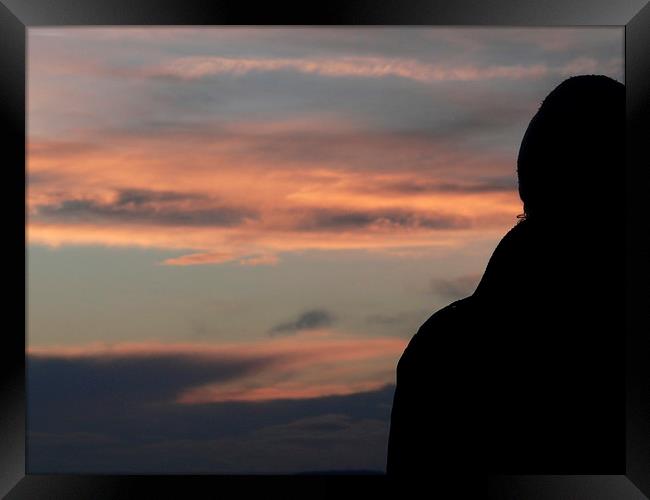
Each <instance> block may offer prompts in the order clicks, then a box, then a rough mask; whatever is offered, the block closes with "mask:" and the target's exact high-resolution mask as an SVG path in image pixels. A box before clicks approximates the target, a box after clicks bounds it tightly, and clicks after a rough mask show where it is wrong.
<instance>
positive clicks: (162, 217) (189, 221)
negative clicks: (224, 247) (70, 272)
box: [36, 190, 256, 226]
mask: <svg viewBox="0 0 650 500" xmlns="http://www.w3.org/2000/svg"><path fill="white" fill-rule="evenodd" d="M200 198H201V197H199V196H197V195H192V194H185V193H174V192H169V191H163V192H157V191H147V190H123V191H119V192H118V193H117V199H116V200H115V201H114V202H112V203H105V202H99V201H97V200H93V199H84V198H78V199H68V200H64V201H62V202H60V203H57V204H49V205H38V206H36V218H39V219H45V220H49V221H65V222H72V223H75V222H77V223H81V222H110V223H125V224H129V223H136V224H137V223H145V224H155V225H163V226H181V225H182V226H233V225H237V224H239V223H242V222H243V221H244V220H246V219H248V218H254V217H255V216H256V214H255V212H253V211H251V210H248V209H244V208H240V207H231V206H225V205H224V206H217V207H210V208H205V209H187V208H184V207H182V206H179V205H178V204H175V203H174V202H178V201H195V200H197V199H200Z"/></svg>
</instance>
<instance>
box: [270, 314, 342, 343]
mask: <svg viewBox="0 0 650 500" xmlns="http://www.w3.org/2000/svg"><path fill="white" fill-rule="evenodd" d="M335 320H336V317H335V316H334V315H333V314H332V313H331V312H329V311H326V310H324V309H311V310H309V311H305V312H303V313H301V314H300V315H298V317H297V318H295V319H293V320H290V321H285V322H283V323H280V324H278V325H275V326H274V327H273V328H271V329H270V330H269V333H270V334H271V335H272V336H273V335H287V334H292V333H297V332H301V331H304V330H314V329H316V328H322V327H327V326H330V325H332V323H334V321H335Z"/></svg>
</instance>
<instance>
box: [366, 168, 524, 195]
mask: <svg viewBox="0 0 650 500" xmlns="http://www.w3.org/2000/svg"><path fill="white" fill-rule="evenodd" d="M377 189H379V190H387V191H393V192H399V193H414V194H415V193H501V192H512V191H516V190H517V178H516V176H515V174H514V172H513V175H511V176H507V177H493V178H486V179H482V180H479V181H477V182H468V183H460V182H430V181H426V180H424V181H418V180H413V181H411V182H395V183H389V184H384V185H380V186H377Z"/></svg>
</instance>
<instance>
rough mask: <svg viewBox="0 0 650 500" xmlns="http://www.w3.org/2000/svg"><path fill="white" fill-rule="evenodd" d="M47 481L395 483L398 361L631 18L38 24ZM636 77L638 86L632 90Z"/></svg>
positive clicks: (35, 380)
mask: <svg viewBox="0 0 650 500" xmlns="http://www.w3.org/2000/svg"><path fill="white" fill-rule="evenodd" d="M27 62H28V103H27V104H28V115H27V122H28V143H27V148H28V151H27V153H28V156H27V176H26V177H27V180H26V182H27V200H26V202H27V212H28V220H27V286H28V293H27V395H28V408H27V411H28V428H27V467H28V471H29V473H107V474H119V473H127V474H300V473H332V472H334V473H336V472H339V473H356V474H366V473H383V472H384V469H385V465H386V449H387V439H388V430H389V423H390V411H391V405H392V398H393V393H394V384H395V368H396V364H397V360H398V359H399V357H400V356H401V354H402V352H403V350H404V348H405V346H406V345H407V343H408V341H409V339H410V338H411V337H412V336H413V334H414V333H415V332H416V331H417V329H418V327H419V326H420V325H421V324H422V323H423V322H424V321H425V320H426V319H427V318H428V317H429V316H431V314H433V313H434V312H435V311H436V310H438V309H440V308H441V307H444V306H445V305H447V304H449V303H450V302H453V301H454V300H457V299H460V298H462V297H465V296H467V295H470V294H471V293H472V292H473V291H474V289H475V287H476V285H477V283H478V280H479V279H480V276H481V274H482V273H483V271H484V270H485V266H486V264H487V261H488V259H489V257H490V255H491V253H492V251H493V250H494V247H495V246H496V244H497V243H498V242H499V240H500V238H501V237H502V236H503V234H505V233H506V232H507V231H508V230H509V229H510V228H511V227H513V226H514V225H515V224H516V223H517V220H518V219H517V215H519V214H521V213H522V205H521V201H520V199H519V195H518V192H517V176H516V159H517V152H518V149H519V145H520V143H521V139H522V136H523V133H524V131H525V129H526V126H527V125H528V123H529V121H530V119H531V117H532V116H533V115H534V114H535V112H536V111H537V109H538V108H539V105H540V104H541V101H542V99H543V98H544V97H545V96H546V95H547V94H548V93H549V92H550V91H551V90H552V89H553V88H555V87H556V86H557V85H558V84H559V83H560V82H562V81H563V80H565V79H566V78H568V77H570V76H573V75H578V74H603V75H607V76H609V77H612V78H614V79H616V80H618V81H620V82H623V30H622V29H621V28H575V29H574V28H548V29H547V28H543V29H542V28H534V29H521V28H481V29H478V28H473V29H469V28H462V29H460V28H352V27H349V28H318V27H313V28H282V29H276V28H262V27H255V28H223V27H219V28H216V27H195V28H191V27H183V28H180V27H179V28H173V27H166V28H157V27H133V28H124V27H119V28H117V27H116V28H110V27H105V28H30V29H29V30H28V60H27ZM623 83H624V82H623Z"/></svg>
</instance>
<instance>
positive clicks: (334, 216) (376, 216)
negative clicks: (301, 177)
mask: <svg viewBox="0 0 650 500" xmlns="http://www.w3.org/2000/svg"><path fill="white" fill-rule="evenodd" d="M371 225H383V226H388V227H394V226H399V227H410V228H418V227H420V228H428V229H465V228H468V227H470V226H471V221H470V220H469V219H467V218H465V217H461V216H457V215H451V214H430V215H421V214H415V213H411V212H405V211H400V210H376V211H358V210H337V209H318V210H312V211H311V212H309V213H308V214H307V215H305V216H303V218H302V220H301V221H300V222H299V223H298V224H297V228H298V229H300V230H303V231H328V230H355V229H363V228H365V227H368V226H371Z"/></svg>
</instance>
